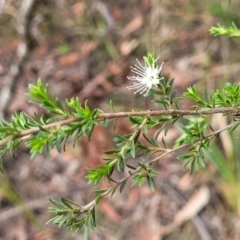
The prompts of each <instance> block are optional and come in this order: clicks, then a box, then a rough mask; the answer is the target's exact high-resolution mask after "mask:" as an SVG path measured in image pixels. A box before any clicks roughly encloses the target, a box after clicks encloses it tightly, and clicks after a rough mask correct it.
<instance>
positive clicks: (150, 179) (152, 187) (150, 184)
mask: <svg viewBox="0 0 240 240" xmlns="http://www.w3.org/2000/svg"><path fill="white" fill-rule="evenodd" d="M147 182H148V186H149V188H150V189H151V191H152V192H154V184H153V179H152V178H151V177H149V176H147Z"/></svg>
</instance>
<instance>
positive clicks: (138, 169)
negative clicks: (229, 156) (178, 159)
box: [81, 121, 240, 211]
mask: <svg viewBox="0 0 240 240" xmlns="http://www.w3.org/2000/svg"><path fill="white" fill-rule="evenodd" d="M239 122H240V121H238V122H234V123H232V124H229V125H228V126H226V127H225V128H222V129H220V130H218V131H215V132H213V133H211V134H209V135H207V136H205V137H204V139H207V138H212V137H213V136H217V135H219V134H220V133H221V132H223V131H226V130H228V129H231V128H232V127H234V126H235V125H237V124H239ZM202 140H203V139H201V140H197V141H196V142H195V143H197V142H200V141H202ZM192 144H193V143H188V144H185V145H182V146H179V147H176V148H174V149H168V151H166V152H164V153H163V154H161V155H160V156H158V157H156V158H154V159H153V160H150V161H149V162H148V163H147V165H149V164H152V163H153V162H157V161H158V160H160V159H161V158H163V157H165V156H167V155H169V154H171V153H173V152H176V151H178V150H180V149H183V148H185V147H187V146H189V145H192ZM141 169H142V168H141V167H138V168H136V169H135V170H133V171H131V172H130V174H129V175H127V176H126V177H124V178H122V179H121V180H120V181H119V182H117V183H115V184H114V185H113V186H112V187H110V188H109V189H108V190H107V191H106V192H104V193H102V194H101V196H102V197H104V196H106V195H108V194H109V193H111V192H112V191H113V190H115V189H117V188H118V187H119V186H120V185H121V184H122V183H123V182H125V181H127V180H128V179H129V178H130V177H132V176H133V175H135V174H136V173H138V172H139V171H140V170H141ZM95 205H96V202H95V200H93V201H92V202H90V203H88V204H87V205H85V206H83V207H81V209H82V210H83V211H84V210H88V209H91V208H92V207H94V206H95Z"/></svg>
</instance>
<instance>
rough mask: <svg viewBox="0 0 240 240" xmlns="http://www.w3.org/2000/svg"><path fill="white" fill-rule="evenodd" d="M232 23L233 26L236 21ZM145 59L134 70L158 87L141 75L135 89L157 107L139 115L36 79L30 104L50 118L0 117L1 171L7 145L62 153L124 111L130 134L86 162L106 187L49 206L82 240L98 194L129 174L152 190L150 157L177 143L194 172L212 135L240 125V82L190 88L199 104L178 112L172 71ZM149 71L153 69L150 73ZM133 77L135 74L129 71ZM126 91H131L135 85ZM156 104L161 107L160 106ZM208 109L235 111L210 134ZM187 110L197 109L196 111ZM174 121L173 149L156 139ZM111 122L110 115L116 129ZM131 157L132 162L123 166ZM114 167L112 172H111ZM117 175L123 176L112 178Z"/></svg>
mask: <svg viewBox="0 0 240 240" xmlns="http://www.w3.org/2000/svg"><path fill="white" fill-rule="evenodd" d="M233 27H234V28H236V26H235V25H233ZM235 30H236V29H235ZM214 31H216V29H215V30H213V32H214ZM144 62H145V65H144V66H143V65H141V64H140V63H139V66H136V68H133V69H134V71H133V72H136V73H137V74H139V71H143V72H144V71H145V70H146V69H147V70H148V71H153V78H152V79H154V81H156V82H154V84H153V85H154V86H156V87H158V89H157V90H153V89H151V90H150V91H149V92H148V90H149V89H150V87H148V86H149V85H148V84H146V82H145V80H146V78H145V77H144V76H145V75H144V74H143V75H140V79H141V81H142V82H141V83H140V85H137V88H138V86H140V90H139V89H138V91H141V93H143V92H148V96H150V95H155V98H154V100H152V102H154V103H156V104H157V106H158V111H154V113H153V112H152V110H148V111H145V112H141V113H140V114H139V112H135V111H132V112H130V113H127V114H126V113H120V114H119V115H118V113H115V109H114V107H113V104H112V102H110V107H111V109H112V112H113V113H106V114H105V113H104V112H103V111H102V110H100V109H93V110H91V109H90V108H89V107H88V105H87V102H85V104H84V105H81V103H80V102H79V100H78V98H71V99H69V100H68V99H67V100H65V102H64V104H62V103H61V102H60V100H59V99H58V98H57V97H55V98H54V97H51V96H50V94H49V91H48V86H45V87H44V86H43V84H42V82H41V80H40V79H39V80H38V81H37V84H36V85H29V93H28V94H27V95H28V96H29V97H30V102H31V103H34V104H37V105H39V106H40V107H42V108H44V109H45V110H46V111H47V112H48V115H50V117H48V118H47V117H45V116H44V115H42V116H37V114H34V115H33V116H29V115H27V114H26V113H23V112H22V113H17V112H16V113H15V114H13V115H12V118H11V121H9V122H8V121H5V120H1V121H0V171H2V170H3V167H2V156H3V155H4V154H5V153H6V152H7V151H10V152H12V153H14V151H15V150H16V149H17V147H18V146H19V145H20V143H21V142H23V143H25V144H26V146H27V147H28V148H29V149H30V154H31V157H32V158H33V157H35V156H36V154H39V153H42V152H43V151H45V152H46V153H47V155H49V154H50V150H51V149H52V148H56V149H57V150H58V151H59V152H61V151H62V148H63V149H64V146H65V144H66V141H67V140H68V139H69V137H70V136H73V147H74V146H75V144H76V142H77V141H78V139H79V138H80V137H87V138H88V139H89V140H91V136H92V133H93V131H94V128H95V126H97V125H98V124H100V123H101V122H103V125H104V127H107V121H110V120H111V119H112V118H115V120H116V119H117V118H118V117H121V116H122V114H123V116H125V117H128V120H129V123H130V125H131V132H130V133H127V134H126V133H125V134H120V133H118V132H116V133H115V137H114V139H113V140H114V144H115V147H113V149H110V150H106V151H105V157H104V158H103V160H104V164H102V165H100V166H98V167H97V168H96V169H94V168H87V175H86V178H87V180H88V183H89V184H93V185H95V186H97V185H98V184H99V183H100V182H101V181H104V180H108V182H109V183H110V184H111V187H110V188H106V189H96V190H95V191H94V192H95V195H96V196H95V198H94V200H93V201H92V202H90V203H89V204H87V205H85V206H80V205H78V204H77V203H74V202H72V201H71V200H68V199H65V198H61V201H60V202H58V201H56V200H50V201H51V203H52V204H53V205H54V206H55V207H53V208H52V207H51V208H49V212H51V213H53V214H54V215H55V216H54V217H53V218H52V219H50V220H49V222H52V223H53V224H55V225H57V226H59V227H65V228H70V229H71V230H73V231H76V232H77V231H79V230H80V229H84V239H87V237H88V232H89V228H91V229H94V228H95V227H96V218H95V207H96V206H97V204H98V203H99V201H101V199H102V198H103V197H104V196H106V195H107V194H109V195H110V196H111V197H112V196H113V195H114V193H115V192H116V190H117V189H118V188H119V191H120V192H122V191H123V190H124V188H125V186H126V183H127V181H128V180H129V179H132V186H135V185H138V186H142V185H143V184H144V182H146V183H147V184H148V186H149V188H150V189H151V191H154V177H155V176H156V175H157V174H158V172H157V171H155V170H154V169H153V163H154V162H156V161H158V160H160V159H161V158H162V157H164V156H166V155H167V154H169V153H171V152H174V151H177V150H179V149H180V148H184V147H188V152H187V153H184V154H182V155H180V156H178V159H179V160H180V161H184V163H183V166H186V165H189V166H190V174H192V173H193V172H194V170H199V169H200V168H204V167H205V162H204V152H205V151H209V144H210V142H211V140H212V139H213V138H214V137H217V136H218V135H219V134H220V133H221V131H223V130H229V131H235V130H236V128H237V127H238V126H239V125H240V117H239V116H240V83H238V84H237V83H233V84H230V83H227V84H226V86H225V87H224V88H223V89H222V90H216V91H212V92H211V93H210V94H207V93H206V92H205V93H204V94H203V96H201V94H200V92H199V91H198V90H197V87H196V86H192V87H189V88H188V89H187V92H186V93H184V94H183V97H185V98H189V99H191V100H194V101H195V102H196V104H197V106H196V107H194V108H192V110H179V108H178V102H179V100H180V99H181V98H182V97H177V94H178V93H177V91H176V89H173V88H174V79H173V78H170V74H168V75H166V76H164V77H163V76H162V71H161V70H162V65H163V63H162V65H161V66H160V67H159V68H158V66H157V59H154V55H153V54H148V56H147V57H144ZM155 72H157V74H155V75H154V73H155ZM156 75H157V76H156ZM158 75H159V76H158ZM130 79H131V78H130ZM147 79H148V80H149V79H150V78H147ZM131 80H136V81H138V80H139V79H138V77H136V76H135V77H132V79H131ZM157 81H159V83H157ZM141 84H142V85H141ZM132 89H135V86H133V87H132ZM159 109H162V110H160V111H159ZM206 112H207V114H214V113H218V112H222V113H224V114H228V113H230V114H232V115H233V117H231V119H233V120H232V121H233V122H232V123H230V124H229V125H228V126H227V127H225V128H224V129H222V130H218V131H215V132H214V130H213V129H212V128H211V126H210V123H209V121H208V119H207V117H206V116H207V115H203V113H204V114H205V113H206ZM189 115H190V116H189ZM191 115H195V116H196V115H197V117H192V116H191ZM109 119H110V120H109ZM174 124H176V125H177V124H178V125H180V127H181V130H182V134H181V136H180V137H179V138H178V139H177V140H176V143H175V146H172V148H171V143H169V146H170V147H169V146H168V145H167V144H166V142H165V140H164V138H162V142H160V141H159V140H158V139H159V136H160V133H161V132H162V133H163V134H164V135H165V136H166V135H167V134H168V131H169V130H170V129H171V128H172V127H173V125H174ZM115 127H116V121H115V124H114V130H115V129H116V128H115ZM153 128H155V129H154V130H156V134H155V136H154V137H153V136H152V129H153ZM211 131H212V132H211ZM209 132H210V134H209ZM153 155H154V157H155V158H153ZM130 159H132V160H131V163H130V164H129V160H130ZM143 159H144V160H143ZM115 172H117V174H114V173H115ZM121 175H122V176H124V177H123V178H122V179H120V180H116V179H118V178H119V176H121Z"/></svg>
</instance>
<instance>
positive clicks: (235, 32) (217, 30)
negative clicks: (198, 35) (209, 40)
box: [209, 22, 240, 38]
mask: <svg viewBox="0 0 240 240" xmlns="http://www.w3.org/2000/svg"><path fill="white" fill-rule="evenodd" d="M209 32H210V34H212V35H214V36H218V35H227V36H228V37H235V38H239V37H240V29H239V28H238V27H237V26H236V24H235V23H234V22H232V25H231V26H230V27H225V26H222V25H220V24H218V25H217V27H211V28H210V30H209Z"/></svg>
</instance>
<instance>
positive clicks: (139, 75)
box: [127, 55, 164, 96]
mask: <svg viewBox="0 0 240 240" xmlns="http://www.w3.org/2000/svg"><path fill="white" fill-rule="evenodd" d="M157 60H158V58H156V59H154V58H153V56H152V55H149V56H148V58H146V57H144V62H145V65H142V64H141V63H140V62H139V61H138V59H136V61H137V63H138V65H137V64H135V65H134V67H132V66H131V71H132V72H133V73H135V74H136V75H135V76H131V77H127V78H128V80H131V81H137V82H134V83H133V85H132V86H130V87H127V88H128V89H129V90H133V89H137V91H135V92H134V94H136V93H138V92H140V94H143V93H144V96H147V94H148V92H149V91H150V89H151V88H152V87H153V85H154V86H157V85H158V84H159V82H160V81H161V80H163V79H164V77H161V71H162V66H163V62H162V64H161V65H160V67H158V66H156V61H157Z"/></svg>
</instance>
